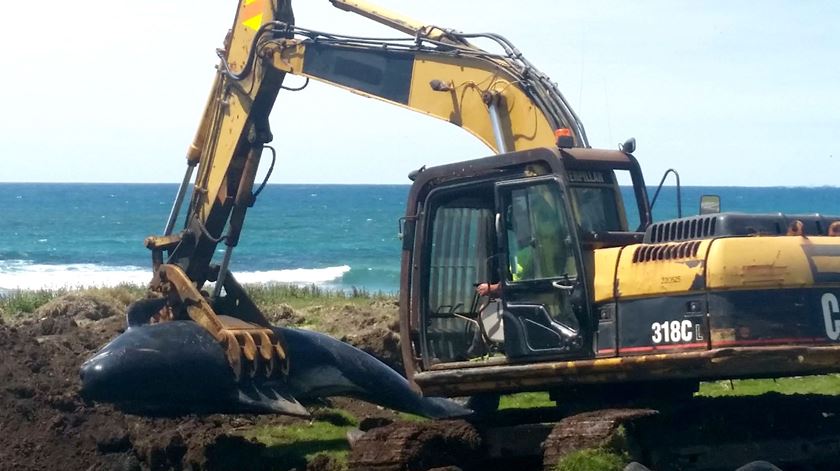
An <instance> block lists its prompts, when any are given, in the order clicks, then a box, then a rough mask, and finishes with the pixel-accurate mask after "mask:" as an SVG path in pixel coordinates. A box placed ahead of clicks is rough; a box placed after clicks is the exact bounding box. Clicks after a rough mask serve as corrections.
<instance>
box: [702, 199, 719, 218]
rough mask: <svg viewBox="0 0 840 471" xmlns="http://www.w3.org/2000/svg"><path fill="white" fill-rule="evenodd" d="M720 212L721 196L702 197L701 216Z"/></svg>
mask: <svg viewBox="0 0 840 471" xmlns="http://www.w3.org/2000/svg"><path fill="white" fill-rule="evenodd" d="M719 212H720V196H718V195H703V196H701V197H700V215H701V216H702V215H704V214H715V213H719Z"/></svg>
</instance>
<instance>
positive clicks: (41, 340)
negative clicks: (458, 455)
mask: <svg viewBox="0 0 840 471" xmlns="http://www.w3.org/2000/svg"><path fill="white" fill-rule="evenodd" d="M392 310H393V309H392ZM342 311H343V312H342ZM351 311H352V309H341V310H338V311H336V312H332V313H331V314H332V315H336V316H342V317H344V319H345V320H344V322H343V323H339V324H341V325H342V326H343V327H341V328H346V329H348V330H345V332H348V331H351V330H349V329H350V327H349V326H350V325H352V324H353V323H355V322H356V321H357V320H358V319H359V318H361V317H368V316H367V315H366V314H365V313H364V312H362V311H358V312H351ZM393 311H394V312H395V310H393ZM306 315H308V313H305V312H304V313H296V312H295V311H294V310H292V309H291V308H288V309H282V310H281V312H279V313H278V318H277V319H275V321H282V320H284V319H281V318H280V317H284V318H285V320H286V321H293V322H286V323H292V324H294V323H295V322H294V321H300V320H301V319H302V318H303V317H304V316H306ZM390 315H391V314H381V313H380V315H378V316H377V317H376V319H377V320H376V321H375V322H373V323H371V324H369V325H368V327H369V328H371V330H370V331H365V332H368V333H367V334H365V336H364V338H366V339H373V338H375V335H374V334H372V333H370V332H373V329H375V328H378V327H379V326H381V325H382V324H383V323H384V321H381V320H379V319H385V318H388V317H389V316H390ZM124 322H125V321H124V307H123V306H122V305H121V304H120V303H119V302H117V301H114V300H109V299H107V298H103V297H100V296H96V295H87V294H77V293H71V294H68V295H65V296H62V297H61V298H58V299H56V300H53V301H52V302H50V303H48V304H46V305H44V306H42V307H41V308H39V309H38V310H37V311H36V312H35V313H34V315H33V316H32V318H30V319H28V320H24V321H20V322H14V323H5V324H4V323H2V322H0V350H2V351H3V352H4V355H3V359H2V361H0V470H5V469H14V470H16V471H27V470H41V469H55V468H56V467H58V468H61V469H72V470H76V469H80V470H86V469H92V470H99V469H102V470H126V471H128V470H147V469H152V470H165V469H174V470H179V469H208V470H239V469H255V470H260V469H279V470H282V469H298V470H300V471H303V470H304V469H306V470H310V471H331V470H336V469H339V468H340V465H339V464H338V463H337V462H336V461H335V460H334V459H333V458H329V457H327V456H323V455H316V456H315V457H314V458H313V459H311V460H310V462H307V460H306V459H304V458H303V457H302V456H291V457H287V458H280V459H278V450H277V449H274V448H271V447H266V446H265V445H263V444H261V443H257V442H254V441H251V440H249V439H246V438H243V436H241V434H240V433H241V432H244V431H247V430H250V429H254V428H255V427H262V426H266V425H284V424H290V423H295V422H301V421H300V420H299V419H293V418H289V417H283V416H255V415H211V416H203V417H196V416H187V417H180V418H171V417H170V418H166V417H162V418H143V417H137V416H131V415H126V414H123V413H122V412H120V411H118V410H115V409H114V408H112V407H110V406H105V405H98V404H92V403H86V402H85V401H84V400H82V399H81V398H80V397H79V388H80V382H79V366H80V365H81V363H82V362H83V361H84V360H85V359H86V358H88V357H89V356H90V355H91V354H92V353H93V352H94V351H96V350H97V349H98V348H99V347H100V346H102V345H103V344H104V343H106V342H107V341H108V340H110V339H112V338H113V337H115V336H116V335H118V334H119V333H120V332H121V331H122V330H123V329H124ZM280 323H281V324H282V323H284V322H280ZM337 328H340V327H338V326H337ZM380 340H381V339H380ZM367 341H368V340H362V341H361V342H362V343H364V342H367ZM369 341H370V342H371V343H373V342H374V341H373V340H369ZM363 347H364V345H363ZM382 348H383V349H384V348H386V347H384V344H383V347H382ZM388 348H391V349H392V351H393V352H397V353H398V346H397V347H396V349H393V348H392V347H388ZM326 402H327V403H328V404H329V403H334V404H336V405H338V406H339V407H342V408H344V409H346V410H350V411H351V412H352V413H353V414H354V415H355V416H356V417H358V418H359V419H364V418H365V417H371V416H374V417H375V416H389V417H391V418H395V417H396V415H395V414H393V413H391V412H389V411H383V410H381V409H380V408H377V407H376V406H373V405H369V404H365V403H360V402H358V401H351V400H347V399H336V400H334V401H326Z"/></svg>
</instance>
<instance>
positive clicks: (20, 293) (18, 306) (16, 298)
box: [0, 284, 146, 319]
mask: <svg viewBox="0 0 840 471" xmlns="http://www.w3.org/2000/svg"><path fill="white" fill-rule="evenodd" d="M69 293H73V294H78V295H85V296H94V297H98V298H103V299H107V300H111V301H115V302H116V303H118V304H120V305H122V306H128V305H129V304H131V303H132V302H134V301H136V300H138V299H140V298H143V297H144V296H145V294H146V289H145V288H143V287H139V286H134V285H127V284H124V285H117V286H114V287H110V288H76V289H57V290H29V291H24V290H17V291H12V292H11V293H9V294H7V295H6V296H0V317H2V318H4V319H13V318H20V317H26V316H27V315H30V314H32V313H34V312H35V311H36V310H37V309H38V308H39V307H41V306H43V305H45V304H47V303H48V302H50V301H52V300H53V299H56V298H59V297H61V296H64V295H65V294H69Z"/></svg>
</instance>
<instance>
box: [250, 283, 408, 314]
mask: <svg viewBox="0 0 840 471" xmlns="http://www.w3.org/2000/svg"><path fill="white" fill-rule="evenodd" d="M245 291H246V292H247V293H248V296H250V297H251V299H253V300H254V302H255V303H256V304H257V305H258V306H260V307H263V306H275V305H279V304H288V305H290V306H291V307H292V308H295V309H299V308H306V307H311V306H315V305H320V304H347V303H348V302H349V303H353V302H359V303H364V302H370V301H372V300H392V299H394V298H395V296H394V295H390V294H386V293H382V292H370V291H367V290H364V289H358V288H353V289H352V290H351V291H346V292H345V291H339V290H328V289H324V288H320V287H318V286H316V285H306V286H298V285H282V284H272V285H246V286H245Z"/></svg>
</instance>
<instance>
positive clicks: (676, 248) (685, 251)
mask: <svg viewBox="0 0 840 471" xmlns="http://www.w3.org/2000/svg"><path fill="white" fill-rule="evenodd" d="M698 250H700V241H699V240H695V241H692V242H683V243H680V244H662V245H649V244H642V245H640V246H638V247H637V248H636V251H635V252H633V263H645V262H654V261H657V260H677V259H681V258H697V251H698Z"/></svg>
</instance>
